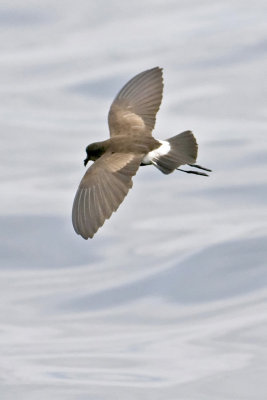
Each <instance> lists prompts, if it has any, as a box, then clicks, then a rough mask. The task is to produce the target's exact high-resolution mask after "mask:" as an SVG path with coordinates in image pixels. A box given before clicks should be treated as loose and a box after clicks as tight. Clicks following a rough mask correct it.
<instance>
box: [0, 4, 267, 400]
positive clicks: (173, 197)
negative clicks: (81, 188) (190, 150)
mask: <svg viewBox="0 0 267 400" xmlns="http://www.w3.org/2000/svg"><path fill="white" fill-rule="evenodd" d="M266 15H267V4H266V1H260V0H256V1H253V2H250V1H241V0H231V1H217V2H213V1H211V0H203V1H193V0H191V1H188V0H187V1H183V0H179V1H174V0H173V1H172V0H153V1H152V0H151V1H150V0H136V1H134V2H127V1H122V0H118V1H115V0H112V1H109V2H108V1H103V0H99V1H82V0H76V1H60V0H57V1H55V0H53V1H50V0H44V1H42V2H40V1H39V2H38V1H33V0H32V1H30V0H29V1H23V2H22V1H20V0H15V1H12V2H9V3H8V2H3V1H2V2H1V3H0V30H1V35H0V46H1V57H0V69H1V74H0V101H1V107H0V124H1V133H0V137H1V146H0V162H1V169H0V174H1V196H0V207H1V213H0V222H1V224H0V226H1V241H0V250H1V268H0V285H1V286H0V290H1V302H0V308H1V311H0V324H1V326H0V348H1V350H0V354H1V356H0V382H1V383H0V396H1V399H3V400H10V399H12V400H13V399H20V400H21V399H22V400H24V399H25V400H26V399H27V400H42V399H45V400H46V399H49V398H52V399H57V400H58V399H64V400H74V399H75V400H88V399H89V400H117V399H124V400H133V399H139V400H152V399H153V400H165V399H168V400H177V399H181V400H185V399H186V400H214V399H216V400H222V399H225V400H231V399H238V400H240V399H246V400H248V399H250V400H255V399H257V400H265V399H266V398H267V383H266V376H267V348H266V338H267V307H266V298H267V271H266V268H267V265H266V259H267V246H266V244H267V242H266V239H267V228H266V226H267V203H266V196H267V180H266V172H267V171H266V166H267V141H266V129H267V108H266V94H267V90H266V85H267V84H266V81H267V80H266V70H267V25H266ZM157 65H159V66H161V67H163V68H164V79H165V86H164V97H163V103H162V106H161V109H160V112H159V113H158V117H157V124H156V129H155V132H154V135H155V136H156V137H158V138H160V139H164V138H166V137H170V136H171V135H175V134H176V133H179V132H181V131H183V130H187V129H191V130H193V132H194V133H195V135H196V137H197V140H198V143H199V158H198V162H199V163H200V164H203V165H205V166H207V167H210V168H212V169H213V170H214V171H215V172H213V174H212V175H211V176H210V177H209V178H205V177H198V176H192V175H187V174H183V173H182V172H176V173H173V174H171V175H169V176H164V175H163V174H161V173H160V172H159V171H158V170H156V169H155V168H153V167H146V168H145V167H144V168H140V170H139V171H138V174H137V175H136V177H135V178H134V188H133V190H132V191H131V192H130V193H129V195H128V196H127V198H126V199H125V201H124V203H123V204H122V205H121V207H120V208H119V210H118V212H117V213H116V214H114V215H113V216H112V218H111V219H110V220H109V221H107V222H106V223H105V225H104V227H103V228H101V229H100V230H99V232H98V233H97V234H96V236H95V237H94V239H93V240H89V241H84V240H83V239H82V238H81V237H78V236H77V235H76V234H75V232H74V231H73V228H72V225H71V219H70V214H71V207H72V201H73V197H74V194H75V191H76V188H77V185H78V183H79V181H80V179H81V177H82V175H83V173H84V167H83V163H82V161H83V159H84V156H85V152H84V149H85V147H86V145H87V144H89V143H91V142H94V141H98V140H104V139H105V138H107V137H108V127H107V118H106V116H107V112H108V109H109V106H110V104H111V102H112V100H113V98H114V96H115V94H116V93H117V91H118V90H119V89H120V88H121V86H122V85H123V84H124V83H125V82H126V81H127V80H128V79H130V78H131V77H132V76H134V75H135V74H137V73H139V72H141V71H143V70H145V69H148V68H152V67H154V66H157Z"/></svg>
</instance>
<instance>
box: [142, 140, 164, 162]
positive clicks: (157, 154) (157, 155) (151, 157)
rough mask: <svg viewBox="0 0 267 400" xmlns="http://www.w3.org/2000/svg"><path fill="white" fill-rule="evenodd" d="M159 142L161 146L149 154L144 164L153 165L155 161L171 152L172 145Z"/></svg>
mask: <svg viewBox="0 0 267 400" xmlns="http://www.w3.org/2000/svg"><path fill="white" fill-rule="evenodd" d="M157 140H158V139H157ZM158 142H160V143H161V146H160V147H158V148H157V149H155V150H152V151H150V152H149V153H147V154H146V155H145V157H144V158H143V160H142V163H143V164H152V161H153V160H155V159H159V158H160V157H161V156H165V155H166V154H168V153H169V151H170V150H171V145H170V143H169V142H167V141H166V140H158Z"/></svg>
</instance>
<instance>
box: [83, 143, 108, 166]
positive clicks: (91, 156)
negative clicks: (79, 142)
mask: <svg viewBox="0 0 267 400" xmlns="http://www.w3.org/2000/svg"><path fill="white" fill-rule="evenodd" d="M85 151H86V154H87V156H86V158H85V160H84V162H83V163H84V166H85V167H86V165H87V163H88V161H95V160H97V159H98V158H99V157H101V156H102V154H103V153H104V148H103V146H102V145H101V143H99V142H97V143H92V144H89V145H88V146H87V147H86V149H85Z"/></svg>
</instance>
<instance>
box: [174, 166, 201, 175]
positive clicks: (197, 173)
mask: <svg viewBox="0 0 267 400" xmlns="http://www.w3.org/2000/svg"><path fill="white" fill-rule="evenodd" d="M188 165H189V164H188ZM176 169H177V170H178V171H182V172H186V173H187V174H195V175H202V176H209V175H208V174H205V173H204V172H198V171H191V170H189V171H186V170H185V169H181V168H176Z"/></svg>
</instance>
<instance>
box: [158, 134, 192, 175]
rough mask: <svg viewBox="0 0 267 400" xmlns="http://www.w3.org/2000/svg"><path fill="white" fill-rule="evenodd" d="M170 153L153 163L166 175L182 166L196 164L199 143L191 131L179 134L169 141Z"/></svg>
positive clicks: (160, 156)
mask: <svg viewBox="0 0 267 400" xmlns="http://www.w3.org/2000/svg"><path fill="white" fill-rule="evenodd" d="M164 142H167V143H168V144H169V151H168V152H167V153H166V154H164V155H158V157H155V158H154V159H153V161H152V163H153V164H154V165H155V167H157V168H158V169H159V170H160V171H161V172H163V173H164V174H170V173H171V172H173V171H174V170H175V169H177V168H178V167H179V166H180V165H184V164H194V163H195V162H196V159H197V148H198V146H197V141H196V139H195V136H194V135H193V133H192V132H191V131H185V132H182V133H179V134H178V135H176V136H173V137H171V138H170V139H167V140H166V141H164Z"/></svg>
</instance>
